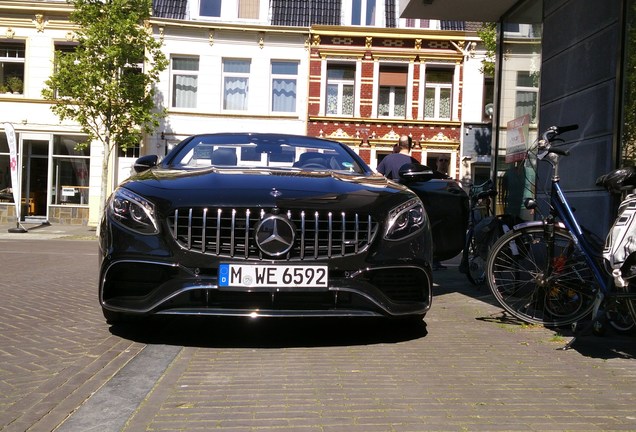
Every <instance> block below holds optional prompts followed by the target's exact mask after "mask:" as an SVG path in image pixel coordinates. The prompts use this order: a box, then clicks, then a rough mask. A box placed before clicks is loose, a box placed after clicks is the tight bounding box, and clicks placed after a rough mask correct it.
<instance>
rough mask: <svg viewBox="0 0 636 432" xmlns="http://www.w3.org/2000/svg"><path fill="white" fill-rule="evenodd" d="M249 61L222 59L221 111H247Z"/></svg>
mask: <svg viewBox="0 0 636 432" xmlns="http://www.w3.org/2000/svg"><path fill="white" fill-rule="evenodd" d="M249 76H250V60H244V59H223V109H224V110H232V111H245V110H247V96H248V92H249V79H250V78H249Z"/></svg>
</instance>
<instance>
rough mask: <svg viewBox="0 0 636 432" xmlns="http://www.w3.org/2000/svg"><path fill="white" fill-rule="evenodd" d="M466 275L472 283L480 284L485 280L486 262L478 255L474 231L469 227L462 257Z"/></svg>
mask: <svg viewBox="0 0 636 432" xmlns="http://www.w3.org/2000/svg"><path fill="white" fill-rule="evenodd" d="M462 258H463V259H462V262H463V265H464V269H465V271H466V277H467V278H468V280H469V281H470V283H472V284H473V285H481V284H483V283H484V281H485V280H486V262H485V261H484V259H483V258H482V257H481V256H479V253H478V251H477V245H476V244H475V233H474V231H473V230H472V229H470V230H469V231H468V232H467V233H466V246H465V247H464V256H463V257H462Z"/></svg>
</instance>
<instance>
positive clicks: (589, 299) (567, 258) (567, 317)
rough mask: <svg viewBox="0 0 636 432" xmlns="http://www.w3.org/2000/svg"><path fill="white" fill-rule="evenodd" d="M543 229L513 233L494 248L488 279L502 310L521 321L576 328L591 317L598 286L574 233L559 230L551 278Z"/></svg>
mask: <svg viewBox="0 0 636 432" xmlns="http://www.w3.org/2000/svg"><path fill="white" fill-rule="evenodd" d="M547 260H548V258H547V243H546V241H545V238H544V230H543V227H541V226H532V227H526V228H522V229H519V230H517V231H509V232H508V233H506V234H505V235H503V236H502V237H500V238H499V240H498V241H497V242H496V243H495V244H494V245H493V248H492V250H491V253H490V255H489V256H488V262H487V264H486V277H487V280H488V285H489V286H490V290H491V291H492V293H493V295H494V296H495V298H496V299H497V301H498V302H499V303H500V304H501V306H502V307H503V308H504V309H505V310H506V311H508V312H509V313H510V314H511V315H513V316H515V317H517V318H518V319H520V320H522V321H525V322H528V323H532V324H543V325H545V326H548V327H550V326H562V325H567V324H572V323H574V322H576V321H579V320H580V319H581V318H583V317H585V316H586V315H588V314H589V313H590V312H591V310H592V308H593V306H594V298H595V295H596V292H597V290H598V289H599V288H598V285H597V283H596V280H595V279H594V275H593V274H592V272H591V270H590V269H589V266H588V265H587V263H586V262H585V259H584V257H583V255H582V254H581V253H580V251H579V250H578V249H576V247H575V243H574V240H573V239H572V236H571V235H570V233H569V232H568V231H567V230H565V229H562V228H560V227H558V226H556V227H555V239H554V254H553V258H552V267H553V271H552V274H545V270H546V268H547V264H548V262H547Z"/></svg>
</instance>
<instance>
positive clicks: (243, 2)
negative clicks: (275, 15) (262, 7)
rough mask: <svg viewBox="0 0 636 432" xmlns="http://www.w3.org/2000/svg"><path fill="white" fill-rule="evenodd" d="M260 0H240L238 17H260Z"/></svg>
mask: <svg viewBox="0 0 636 432" xmlns="http://www.w3.org/2000/svg"><path fill="white" fill-rule="evenodd" d="M258 10H259V0H238V17H239V18H246V19H258V15H259V14H258Z"/></svg>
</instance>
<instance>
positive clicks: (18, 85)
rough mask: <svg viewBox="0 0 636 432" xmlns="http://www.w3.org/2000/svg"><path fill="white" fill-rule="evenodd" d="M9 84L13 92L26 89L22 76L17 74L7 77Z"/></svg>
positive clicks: (20, 91)
mask: <svg viewBox="0 0 636 432" xmlns="http://www.w3.org/2000/svg"><path fill="white" fill-rule="evenodd" d="M7 85H8V86H9V89H10V90H11V91H12V92H13V93H22V90H24V82H23V81H22V79H21V78H20V77H17V76H15V75H13V76H10V77H9V78H8V79H7Z"/></svg>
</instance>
